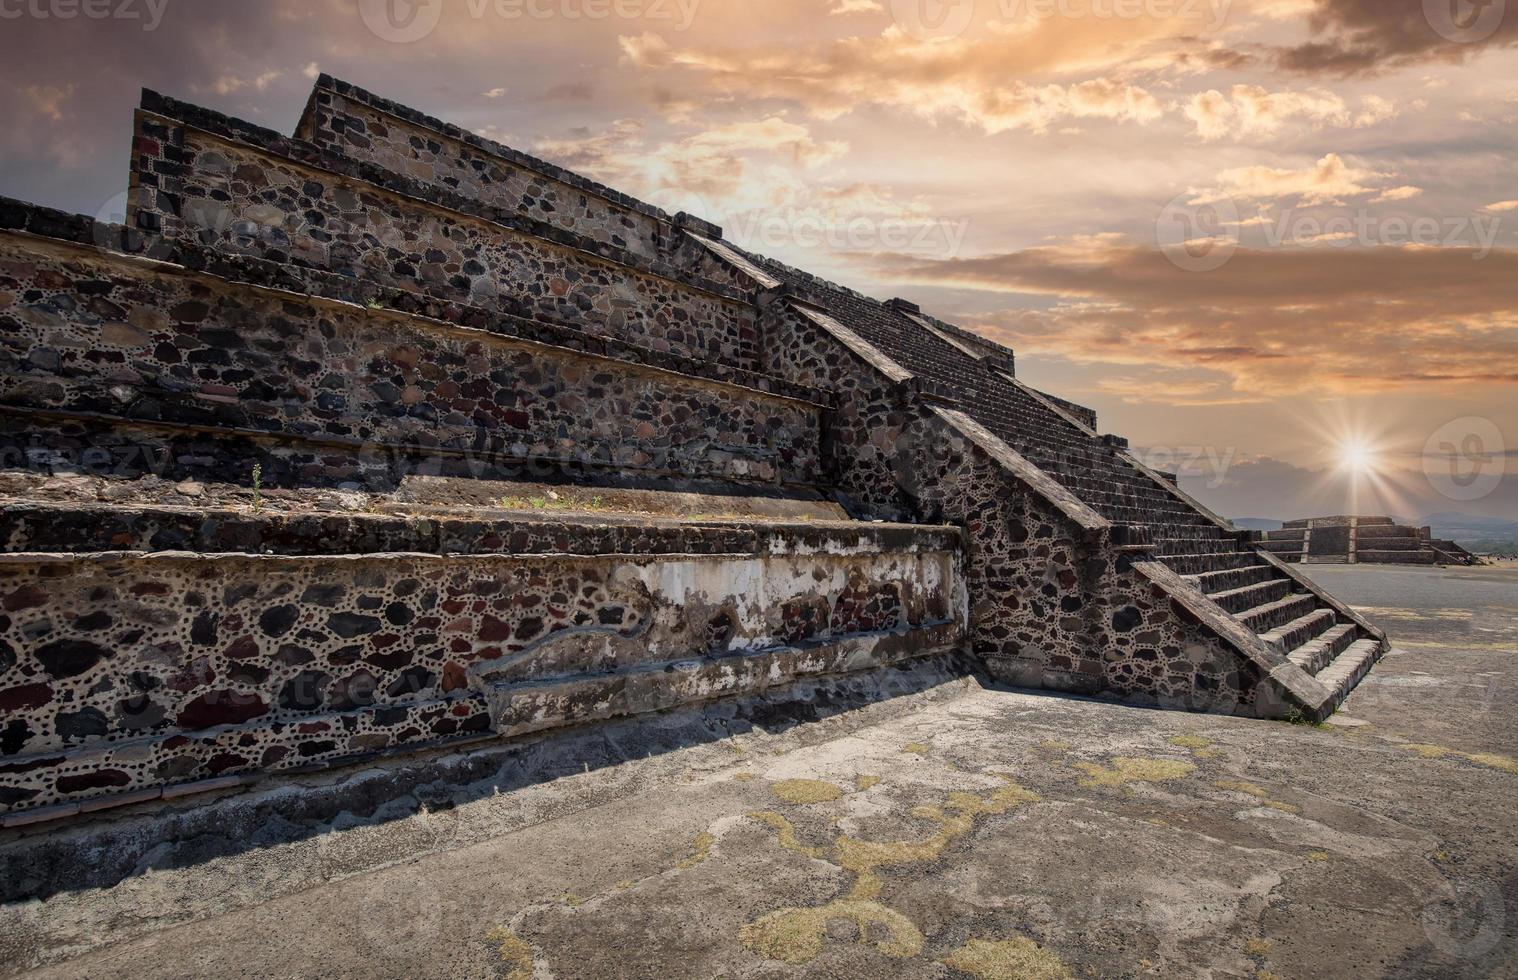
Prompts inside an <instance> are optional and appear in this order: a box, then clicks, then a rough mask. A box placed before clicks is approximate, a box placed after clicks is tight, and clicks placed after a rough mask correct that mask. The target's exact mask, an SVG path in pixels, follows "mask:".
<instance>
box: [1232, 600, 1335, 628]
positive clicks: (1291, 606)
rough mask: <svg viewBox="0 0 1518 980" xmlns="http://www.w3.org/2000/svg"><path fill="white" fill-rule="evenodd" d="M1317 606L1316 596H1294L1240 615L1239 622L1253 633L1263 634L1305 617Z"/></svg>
mask: <svg viewBox="0 0 1518 980" xmlns="http://www.w3.org/2000/svg"><path fill="white" fill-rule="evenodd" d="M1317 604H1318V599H1317V597H1316V596H1311V595H1294V596H1291V597H1289V598H1286V599H1281V600H1278V601H1276V602H1270V603H1266V604H1265V605H1263V606H1256V607H1255V608H1253V609H1250V610H1249V611H1247V612H1243V613H1240V614H1239V620H1240V621H1241V622H1243V624H1244V625H1245V626H1247V627H1248V628H1249V629H1251V630H1253V631H1254V632H1256V633H1265V632H1268V631H1270V630H1273V629H1275V628H1276V627H1278V626H1284V625H1286V624H1287V623H1289V622H1291V621H1292V620H1294V619H1298V618H1300V617H1302V616H1305V615H1307V614H1308V613H1310V612H1312V610H1313V608H1314V607H1316V606H1317Z"/></svg>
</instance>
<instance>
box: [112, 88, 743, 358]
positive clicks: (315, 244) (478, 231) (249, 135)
mask: <svg viewBox="0 0 1518 980" xmlns="http://www.w3.org/2000/svg"><path fill="white" fill-rule="evenodd" d="M154 104H155V105H156V104H157V103H154ZM164 108H166V109H170V108H172V109H174V110H176V111H179V106H178V105H177V104H169V105H165V106H164ZM187 114H188V113H187ZM196 116H197V120H199V121H201V122H203V123H204V124H205V125H207V126H214V127H217V128H220V129H224V130H225V131H224V132H213V131H210V130H207V129H204V128H200V127H198V126H196V125H191V124H189V123H186V122H183V121H180V120H176V119H172V118H168V117H166V116H163V115H159V114H156V113H152V112H147V111H140V112H139V113H138V114H137V141H136V150H137V152H136V153H135V154H134V157H133V174H132V187H133V190H132V197H131V209H130V210H131V213H130V220H131V222H132V223H133V224H134V226H136V227H138V228H141V229H142V230H145V231H148V232H151V233H154V234H161V235H164V236H166V237H168V238H170V239H178V238H182V239H188V240H193V241H198V242H200V243H202V244H205V245H209V246H212V247H214V248H217V249H221V250H223V251H227V252H232V253H237V254H243V255H252V256H257V257H260V258H268V259H272V260H274V261H277V262H293V263H296V264H302V265H308V266H312V267H314V268H318V269H323V270H328V271H332V272H337V273H340V274H342V275H345V276H351V277H354V278H360V279H367V280H370V281H373V282H377V283H381V284H385V285H391V286H397V287H401V288H405V289H408V290H413V291H416V292H419V293H422V294H424V295H431V296H437V297H440V298H443V299H445V300H453V301H460V302H467V303H470V304H473V305H476V306H483V307H486V308H490V309H497V310H501V311H503V312H507V313H513V314H517V315H521V316H528V317H539V318H543V319H546V320H550V321H552V322H556V323H564V324H568V325H571V326H574V327H576V328H577V329H582V330H586V331H588V332H591V333H595V334H602V335H608V336H615V337H618V338H619V339H622V340H636V341H637V342H639V343H642V344H644V345H645V346H648V347H652V348H654V349H656V350H667V351H670V352H673V353H676V354H681V355H685V356H691V357H698V358H704V359H711V360H721V361H724V362H726V363H729V364H733V365H735V366H738V367H743V368H752V366H753V365H754V363H755V357H756V352H757V348H758V336H757V333H756V331H755V327H754V319H755V312H754V310H753V309H752V307H750V306H749V305H748V304H746V303H745V302H744V301H743V298H742V297H741V296H738V295H735V294H732V293H731V292H730V291H729V290H726V289H725V288H724V287H722V286H721V284H719V283H712V284H711V287H712V288H710V289H708V288H703V287H702V286H701V285H699V284H696V283H693V282H692V281H691V280H690V279H687V278H683V277H682V278H681V279H680V280H676V279H674V278H670V277H669V276H666V275H659V274H655V273H654V272H653V271H651V270H650V269H649V268H648V267H647V266H646V264H644V263H641V262H639V261H638V259H637V257H636V256H635V255H633V254H632V253H626V254H620V255H617V257H616V258H608V257H603V256H602V255H600V254H598V253H597V252H596V251H595V250H594V248H593V244H592V243H591V241H590V240H589V239H585V240H577V239H573V238H571V237H569V236H564V237H566V238H567V239H568V241H566V242H565V243H564V244H561V243H560V242H559V241H556V240H553V239H545V238H543V237H539V236H538V235H537V234H534V233H533V231H534V229H533V228H531V227H528V228H522V227H519V226H518V225H517V222H515V221H509V220H507V219H508V218H513V219H514V218H515V215H514V213H513V214H511V215H502V214H500V213H499V211H498V210H497V209H494V208H491V207H489V206H483V205H480V204H479V203H478V202H473V201H470V200H469V199H467V198H464V197H462V196H453V195H450V194H448V193H447V192H443V191H438V190H436V189H433V188H428V187H427V186H426V185H423V184H421V183H420V182H415V181H407V180H402V179H399V178H394V177H393V176H391V175H388V174H386V173H385V172H384V171H381V170H379V168H374V167H365V166H361V165H358V164H354V163H352V162H349V161H345V160H342V159H338V158H333V157H330V156H326V155H323V154H322V153H321V151H320V150H319V149H318V148H316V147H312V146H310V145H308V144H299V143H297V142H296V141H291V140H289V139H286V138H277V137H273V136H272V134H261V133H260V132H259V131H256V130H251V129H250V128H248V127H245V126H244V127H233V126H232V125H231V123H230V122H226V121H224V120H220V119H218V118H216V117H214V114H210V113H205V112H204V111H203V110H201V111H198V112H197V113H196ZM201 117H206V118H203V119H202V118H201ZM224 123H225V125H223V124H224ZM581 245H583V246H585V247H578V246H581ZM608 251H611V252H612V253H613V254H614V255H616V254H617V253H616V252H615V250H608Z"/></svg>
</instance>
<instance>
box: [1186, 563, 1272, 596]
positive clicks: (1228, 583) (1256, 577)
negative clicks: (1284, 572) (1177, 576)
mask: <svg viewBox="0 0 1518 980" xmlns="http://www.w3.org/2000/svg"><path fill="white" fill-rule="evenodd" d="M1183 577H1184V578H1185V579H1186V580H1187V581H1188V582H1190V583H1191V584H1192V585H1194V586H1196V587H1197V588H1198V589H1200V590H1201V591H1202V592H1205V593H1208V594H1212V593H1215V592H1226V591H1228V590H1229V589H1241V588H1243V587H1244V586H1246V585H1256V584H1258V583H1260V582H1269V581H1270V580H1271V579H1273V578H1275V577H1276V570H1275V569H1274V568H1272V567H1271V566H1269V565H1248V566H1245V567H1243V568H1225V569H1222V570H1221V571H1216V572H1202V573H1200V574H1198V575H1186V576H1183Z"/></svg>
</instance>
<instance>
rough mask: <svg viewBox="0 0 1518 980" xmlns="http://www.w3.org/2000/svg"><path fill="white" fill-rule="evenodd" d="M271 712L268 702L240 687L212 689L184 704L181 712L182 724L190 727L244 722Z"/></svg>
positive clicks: (193, 729)
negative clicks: (244, 691) (242, 691)
mask: <svg viewBox="0 0 1518 980" xmlns="http://www.w3.org/2000/svg"><path fill="white" fill-rule="evenodd" d="M268 713H269V706H268V705H267V704H265V703H264V701H263V699H262V698H260V697H258V696H257V695H253V694H243V693H241V692H239V691H212V692H210V693H209V694H203V695H201V696H200V697H198V698H196V699H195V700H194V701H191V702H190V703H189V704H187V705H185V706H184V708H183V709H181V710H180V712H179V717H178V722H179V727H180V728H183V729H185V730H187V731H199V730H200V729H203V728H215V727H217V726H218V725H241V724H244V723H246V722H249V721H252V720H253V719H254V718H261V717H263V716H264V715H266V714H268Z"/></svg>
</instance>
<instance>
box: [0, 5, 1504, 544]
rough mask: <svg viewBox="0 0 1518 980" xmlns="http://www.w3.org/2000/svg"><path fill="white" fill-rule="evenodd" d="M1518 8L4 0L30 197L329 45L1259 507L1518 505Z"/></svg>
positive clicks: (21, 186) (277, 80)
mask: <svg viewBox="0 0 1518 980" xmlns="http://www.w3.org/2000/svg"><path fill="white" fill-rule="evenodd" d="M1509 5H1511V6H1513V7H1514V8H1518V0H1476V2H1474V3H1473V2H1472V0H762V2H760V0H0V114H3V118H4V119H5V120H6V121H7V123H8V124H7V125H6V126H5V127H4V128H3V129H0V194H4V195H6V196H11V197H17V198H22V199H26V200H31V201H36V202H38V203H42V204H47V205H51V206H54V207H59V208H64V209H67V210H70V211H77V212H81V213H85V214H95V215H102V216H105V217H111V216H113V213H114V214H115V215H119V213H120V210H121V198H120V195H121V194H122V193H123V192H124V190H125V182H126V172H127V163H128V155H129V153H130V133H131V111H132V108H133V107H134V106H135V105H136V103H137V100H138V92H139V90H140V89H141V88H142V87H148V88H153V89H156V90H158V91H161V92H164V93H165V94H169V95H173V96H176V97H178V98H182V99H185V100H187V101H191V102H196V103H199V104H202V105H206V106H209V107H211V108H214V109H217V110H220V111H223V112H227V113H230V114H233V115H236V116H239V117H242V118H244V119H248V120H251V121H254V122H257V123H260V124H262V125H265V126H268V127H270V128H274V129H278V130H281V131H284V132H290V131H291V130H292V129H293V127H294V125H295V122H296V119H297V118H298V116H299V114H300V111H301V109H302V107H303V106H304V104H305V101H306V97H307V95H308V94H309V91H310V88H311V84H312V81H313V79H314V78H315V76H316V75H317V74H318V73H319V72H327V73H329V74H332V75H336V76H337V77H339V78H343V79H345V80H348V81H351V82H353V83H355V84H358V85H360V86H362V87H364V88H368V89H370V90H372V91H375V92H377V93H379V94H381V95H384V96H386V97H389V98H392V99H394V100H396V101H399V102H402V103H405V104H408V105H412V106H415V107H417V108H419V109H422V110H424V111H426V112H428V113H430V114H432V115H435V116H438V117H441V118H444V119H447V120H449V121H451V122H454V123H457V124H458V125H461V126H463V127H465V128H468V129H471V130H474V131H476V132H479V133H481V134H482V135H485V136H488V137H491V138H493V139H496V140H499V141H501V142H504V143H506V144H508V145H511V146H514V147H517V148H519V149H522V150H526V151H528V152H532V153H535V154H537V155H539V156H542V157H545V158H547V159H550V160H552V161H554V162H556V163H560V164H562V165H565V166H568V167H571V168H572V169H576V170H578V171H581V172H583V173H585V174H587V175H589V176H592V177H594V178H597V179H599V180H602V181H604V182H607V183H609V184H612V185H613V186H615V187H617V188H619V189H621V190H624V191H626V192H628V193H631V194H634V195H636V196H639V197H642V198H644V199H646V200H649V201H651V202H652V203H655V204H657V205H659V206H661V207H664V208H665V209H666V210H669V211H672V212H673V211H676V210H686V211H691V212H693V213H696V214H700V215H702V216H705V217H707V218H708V219H709V220H712V221H715V222H717V223H719V224H721V225H723V227H724V228H725V229H726V232H727V235H728V237H729V238H730V239H732V240H734V241H736V242H738V243H739V244H742V245H745V246H747V247H749V248H751V249H753V250H755V251H758V252H761V253H764V254H768V255H771V256H774V257H776V258H778V259H781V260H782V261H786V262H789V263H791V264H794V265H799V266H801V267H804V268H806V269H808V270H810V271H814V272H817V273H819V274H823V275H826V276H828V277H829V278H832V279H835V280H837V281H840V282H843V283H845V284H847V285H850V286H853V287H854V288H857V289H860V290H861V291H864V292H866V293H869V294H870V295H874V296H878V297H880V298H889V297H893V296H902V297H905V298H908V299H911V300H914V301H916V302H918V303H920V304H921V305H922V306H923V308H924V309H926V310H928V311H930V312H932V313H934V314H936V315H939V316H941V317H943V318H944V319H947V320H951V321H953V322H956V323H959V324H961V325H963V326H965V327H967V328H969V329H973V330H976V331H978V332H980V333H983V334H985V335H986V336H988V337H991V338H993V339H995V340H998V341H1000V342H1002V343H1005V344H1007V345H1008V346H1010V347H1012V348H1014V349H1015V350H1016V351H1017V354H1018V365H1019V374H1020V375H1021V376H1022V377H1023V378H1024V379H1025V380H1027V381H1028V382H1029V383H1031V384H1033V385H1035V386H1037V387H1041V388H1043V389H1045V390H1048V391H1051V392H1053V393H1056V394H1058V395H1061V396H1063V397H1066V398H1070V399H1072V400H1075V401H1079V402H1082V403H1084V404H1087V405H1090V406H1091V407H1093V408H1095V409H1096V410H1097V411H1098V413H1099V414H1100V416H1101V422H1102V429H1103V431H1111V432H1116V433H1118V434H1121V435H1124V436H1127V437H1128V438H1129V439H1130V440H1131V441H1132V443H1133V445H1134V447H1135V448H1136V449H1137V450H1138V451H1139V452H1140V453H1141V454H1143V456H1144V457H1145V458H1146V459H1147V460H1148V461H1149V462H1151V463H1153V464H1155V465H1157V466H1160V467H1162V468H1166V469H1179V470H1180V471H1181V472H1182V473H1183V479H1184V481H1185V486H1186V488H1187V489H1188V490H1190V491H1192V492H1194V493H1195V494H1197V495H1198V496H1199V497H1200V498H1201V499H1202V500H1203V501H1204V502H1206V503H1207V504H1209V505H1210V506H1213V507H1214V508H1215V509H1217V510H1219V511H1220V512H1222V513H1225V514H1227V515H1228V516H1231V517H1265V518H1277V519H1287V518H1297V517H1309V516H1325V515H1329V514H1342V513H1361V514H1367V515H1374V514H1383V513H1392V514H1396V515H1398V516H1403V517H1409V518H1417V517H1421V516H1424V515H1428V514H1432V513H1438V512H1462V513H1466V514H1474V515H1480V516H1488V517H1505V518H1507V519H1509V520H1514V521H1518V153H1515V149H1518V9H1511V10H1510V9H1508V6H1509Z"/></svg>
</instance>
